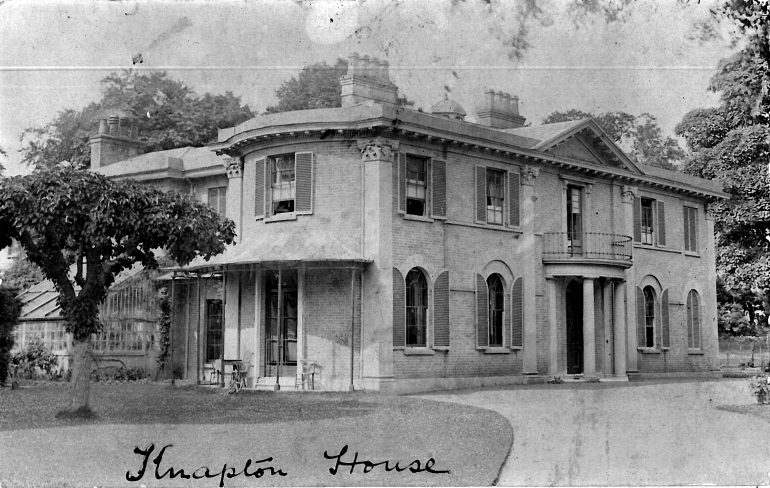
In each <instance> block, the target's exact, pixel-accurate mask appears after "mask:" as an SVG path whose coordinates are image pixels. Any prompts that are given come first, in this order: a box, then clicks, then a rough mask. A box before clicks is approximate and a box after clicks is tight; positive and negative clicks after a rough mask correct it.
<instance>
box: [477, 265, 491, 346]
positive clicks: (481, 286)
mask: <svg viewBox="0 0 770 488" xmlns="http://www.w3.org/2000/svg"><path fill="white" fill-rule="evenodd" d="M488 345H489V291H488V290H487V282H486V280H484V278H483V277H482V276H481V275H480V274H477V275H476V347H487V346H488Z"/></svg>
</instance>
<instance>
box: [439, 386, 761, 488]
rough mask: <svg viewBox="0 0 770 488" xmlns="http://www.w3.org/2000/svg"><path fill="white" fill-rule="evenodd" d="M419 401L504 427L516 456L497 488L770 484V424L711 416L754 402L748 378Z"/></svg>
mask: <svg viewBox="0 0 770 488" xmlns="http://www.w3.org/2000/svg"><path fill="white" fill-rule="evenodd" d="M424 398H430V399H432V400H443V401H449V402H457V403H462V404H467V405H472V406H477V407H482V408H487V409H490V410H494V411H496V412H499V413H500V414H502V415H503V416H504V417H506V418H507V419H508V420H509V421H510V423H511V426H512V427H513V449H512V451H511V453H510V454H509V457H508V460H507V461H506V463H505V465H504V467H503V469H502V472H501V475H500V479H499V480H498V485H500V486H513V485H529V486H533V485H535V486H547V485H640V484H641V485H684V484H707V483H709V484H710V483H713V484H718V485H757V484H765V485H766V484H768V481H769V476H770V474H769V473H770V423H767V422H765V421H764V420H760V419H758V418H756V417H752V416H748V415H742V414H737V413H732V412H726V411H724V410H719V409H717V408H716V407H717V406H718V405H741V404H753V403H756V400H755V399H754V398H753V397H752V396H751V394H750V391H749V388H748V380H745V379H741V380H715V381H665V382H662V381H661V382H638V383H637V382H634V383H625V384H598V385H597V384H571V385H569V384H563V385H538V386H521V387H511V388H507V389H498V390H483V391H481V390H470V391H461V392H457V393H452V394H431V395H424ZM768 408H770V407H768Z"/></svg>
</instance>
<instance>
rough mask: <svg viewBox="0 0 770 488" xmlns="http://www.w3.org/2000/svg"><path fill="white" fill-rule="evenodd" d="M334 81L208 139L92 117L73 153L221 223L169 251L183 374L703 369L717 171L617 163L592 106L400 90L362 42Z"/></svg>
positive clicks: (329, 379) (458, 374)
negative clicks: (322, 99)
mask: <svg viewBox="0 0 770 488" xmlns="http://www.w3.org/2000/svg"><path fill="white" fill-rule="evenodd" d="M340 83H341V86H342V106H341V107H340V108H330V109H317V110H304V111H296V112H287V113H279V114H272V115H263V116H259V117H255V118H254V119H251V120H249V121H246V122H244V123H242V124H240V125H238V126H236V127H232V128H227V129H223V130H220V132H219V137H218V140H217V142H215V143H212V144H211V145H210V146H209V147H207V148H186V149H176V150H171V151H161V152H155V153H149V154H143V155H139V153H140V152H141V143H140V142H139V141H138V139H137V134H136V130H133V129H132V128H131V126H130V125H126V123H125V121H124V120H122V119H117V118H114V119H111V120H109V121H107V120H105V121H103V122H102V123H101V124H100V129H99V131H98V133H97V134H96V135H95V136H94V137H93V138H92V140H91V144H92V161H91V162H92V168H93V170H95V171H99V172H101V173H103V174H105V175H107V176H110V177H113V178H118V179H121V178H132V179H135V180H140V181H144V182H147V183H148V184H155V185H161V186H163V187H164V188H168V189H175V190H178V191H181V192H189V193H190V194H192V195H195V197H196V198H199V199H201V200H204V201H208V202H209V203H210V204H211V205H213V206H214V207H215V208H216V209H217V210H218V211H220V212H221V214H222V215H226V216H227V217H229V218H230V219H232V220H234V221H235V223H236V225H237V231H238V234H239V236H238V239H237V243H236V244H235V245H234V246H232V247H231V248H229V249H228V250H227V251H226V252H225V253H224V254H221V255H219V256H216V257H214V258H212V259H211V260H210V261H208V262H206V261H203V260H199V261H194V262H193V263H191V264H190V265H188V266H187V267H184V268H182V269H178V270H175V271H174V272H173V275H174V276H173V277H174V279H173V280H172V282H173V285H171V288H173V291H172V293H173V296H174V332H173V333H174V338H175V339H174V354H175V356H174V358H175V359H174V362H175V369H178V370H179V371H180V375H181V376H183V377H184V378H187V379H191V380H196V379H197V380H200V381H207V380H208V379H209V372H210V371H211V370H212V369H213V368H214V369H215V368H219V364H221V363H219V362H218V361H219V360H221V359H222V358H224V359H226V360H227V359H239V358H246V357H248V358H251V361H250V368H249V371H248V377H249V384H250V385H252V386H255V387H257V388H268V389H276V388H279V387H283V388H286V387H290V388H294V387H295V384H296V378H297V377H296V375H297V373H300V372H302V371H304V370H305V369H306V368H308V367H314V368H315V376H314V385H313V387H314V388H315V389H322V390H347V389H350V388H355V389H370V390H380V391H399V392H403V391H418V390H429V389H437V388H454V387H470V386H483V385H495V384H510V383H533V382H542V381H545V380H546V379H549V378H552V377H561V378H562V379H565V380H566V379H570V380H572V379H574V380H583V381H596V380H598V381H606V380H615V381H617V380H627V379H629V378H635V377H653V376H665V375H667V376H677V375H691V376H713V375H717V374H719V364H718V342H717V324H716V291H715V283H716V276H715V264H714V228H713V219H712V216H711V214H710V211H709V202H712V201H714V200H717V199H723V198H727V195H726V194H725V193H723V191H722V189H721V186H720V185H719V184H718V183H715V182H711V181H708V180H703V179H699V178H695V177H691V176H688V175H684V174H681V173H678V172H672V171H666V170H662V169H658V168H653V167H648V166H644V165H640V164H637V163H635V162H633V161H632V160H630V159H629V158H628V157H627V156H626V155H625V154H624V153H623V152H622V150H621V149H619V148H618V147H617V146H616V145H615V144H614V143H613V141H612V140H611V139H610V138H609V137H608V136H607V134H606V133H605V132H604V131H603V130H602V128H601V127H599V126H598V125H597V124H596V122H594V121H593V120H590V119H587V120H580V121H571V122H564V123H556V124H548V125H541V126H525V119H524V117H523V116H521V115H520V114H519V110H518V98H517V97H515V96H514V97H511V96H510V95H508V94H505V93H502V92H494V91H487V92H486V102H485V104H484V106H483V107H480V108H478V110H477V120H478V122H477V123H472V122H469V121H466V120H465V116H466V113H465V111H464V110H463V108H462V107H461V106H460V105H459V104H457V103H456V102H454V101H452V100H446V99H445V100H443V101H440V102H438V103H437V104H436V105H435V106H433V108H432V110H431V113H423V112H421V111H416V110H412V109H409V108H406V107H402V106H399V105H398V104H397V100H396V94H397V87H396V86H395V85H394V84H393V83H392V82H391V81H390V78H389V74H388V64H387V63H386V62H384V61H379V60H377V59H375V58H371V59H370V58H368V57H367V56H364V57H361V58H359V57H358V56H357V55H353V56H352V57H351V58H350V60H349V71H348V73H347V75H346V76H343V77H342V78H341V80H340ZM225 363H226V364H227V361H225ZM312 365H314V366H312ZM309 386H310V385H309V384H308V383H303V384H302V387H309Z"/></svg>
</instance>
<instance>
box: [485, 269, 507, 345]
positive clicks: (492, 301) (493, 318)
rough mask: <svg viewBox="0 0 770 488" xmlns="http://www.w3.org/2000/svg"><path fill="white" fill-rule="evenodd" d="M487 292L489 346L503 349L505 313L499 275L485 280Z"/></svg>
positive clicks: (501, 281) (503, 291) (503, 294)
mask: <svg viewBox="0 0 770 488" xmlns="http://www.w3.org/2000/svg"><path fill="white" fill-rule="evenodd" d="M487 289H488V290H489V345H490V346H491V347H503V312H504V311H505V289H504V287H503V280H502V278H500V275H497V274H493V275H491V276H490V277H489V278H487Z"/></svg>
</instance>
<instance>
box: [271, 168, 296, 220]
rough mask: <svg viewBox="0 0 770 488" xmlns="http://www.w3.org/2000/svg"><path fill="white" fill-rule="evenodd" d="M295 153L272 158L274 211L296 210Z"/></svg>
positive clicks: (276, 212)
mask: <svg viewBox="0 0 770 488" xmlns="http://www.w3.org/2000/svg"><path fill="white" fill-rule="evenodd" d="M295 171H296V170H295V161H294V155H293V154H288V155H283V156H277V157H275V158H270V173H271V175H272V178H271V180H270V190H271V195H272V196H271V201H272V213H273V215H275V214H279V213H286V212H293V211H294V198H295V196H296V192H297V187H296V182H295V180H294V179H295Z"/></svg>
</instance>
